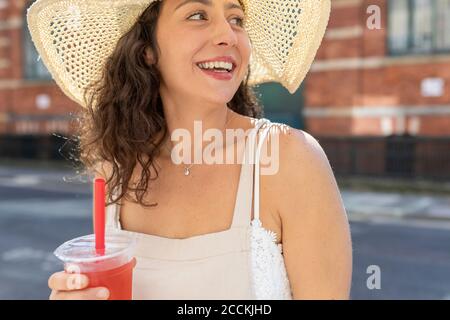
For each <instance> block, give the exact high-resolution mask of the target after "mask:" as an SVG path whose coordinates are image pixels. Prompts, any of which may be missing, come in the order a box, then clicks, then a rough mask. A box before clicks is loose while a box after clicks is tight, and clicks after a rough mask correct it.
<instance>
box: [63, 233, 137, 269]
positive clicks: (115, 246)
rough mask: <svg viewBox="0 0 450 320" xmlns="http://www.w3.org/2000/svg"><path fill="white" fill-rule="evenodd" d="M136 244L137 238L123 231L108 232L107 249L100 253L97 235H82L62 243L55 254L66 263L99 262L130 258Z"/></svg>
mask: <svg viewBox="0 0 450 320" xmlns="http://www.w3.org/2000/svg"><path fill="white" fill-rule="evenodd" d="M135 246H136V238H134V237H131V236H129V235H126V234H123V233H118V232H117V233H116V232H114V233H106V234H105V250H104V253H102V254H100V253H98V252H97V250H96V249H95V235H94V234H90V235H85V236H81V237H78V238H75V239H72V240H69V241H67V242H64V243H63V244H62V245H60V246H59V247H58V248H57V249H56V250H55V251H54V255H55V256H56V257H57V258H58V259H60V260H61V261H63V262H64V263H83V264H86V263H98V262H101V261H104V260H111V259H113V258H118V257H123V258H124V259H123V258H122V259H120V260H130V259H131V257H132V254H133V252H134V248H135Z"/></svg>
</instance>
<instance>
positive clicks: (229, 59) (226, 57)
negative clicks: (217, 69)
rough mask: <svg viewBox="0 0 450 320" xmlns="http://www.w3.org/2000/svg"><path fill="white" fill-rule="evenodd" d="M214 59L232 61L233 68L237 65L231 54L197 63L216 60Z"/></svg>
mask: <svg viewBox="0 0 450 320" xmlns="http://www.w3.org/2000/svg"><path fill="white" fill-rule="evenodd" d="M214 61H224V62H230V63H231V64H232V65H233V69H234V68H235V67H236V61H235V60H234V58H233V57H231V56H220V57H215V58H212V59H208V60H203V61H199V62H197V64H199V63H205V62H214Z"/></svg>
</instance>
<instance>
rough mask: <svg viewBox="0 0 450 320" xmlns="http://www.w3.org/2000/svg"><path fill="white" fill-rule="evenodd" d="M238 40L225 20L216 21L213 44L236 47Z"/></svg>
mask: <svg viewBox="0 0 450 320" xmlns="http://www.w3.org/2000/svg"><path fill="white" fill-rule="evenodd" d="M237 42H238V38H237V35H236V32H235V31H234V30H233V27H232V26H231V25H230V22H229V21H227V19H226V18H221V19H217V22H216V24H215V28H214V44H219V45H228V46H230V47H232V46H236V45H237Z"/></svg>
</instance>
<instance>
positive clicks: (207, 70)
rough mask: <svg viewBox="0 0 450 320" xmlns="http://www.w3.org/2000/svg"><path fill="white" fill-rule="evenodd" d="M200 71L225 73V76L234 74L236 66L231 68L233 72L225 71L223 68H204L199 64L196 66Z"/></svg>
mask: <svg viewBox="0 0 450 320" xmlns="http://www.w3.org/2000/svg"><path fill="white" fill-rule="evenodd" d="M195 65H196V66H197V67H198V68H199V69H200V70H202V71H206V72H215V73H219V74H220V73H223V74H227V73H228V74H230V73H233V72H234V70H236V66H235V65H234V64H233V65H232V67H231V70H228V69H223V68H208V69H207V68H202V67H200V65H199V64H198V63H196V64H195Z"/></svg>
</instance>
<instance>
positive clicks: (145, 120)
mask: <svg viewBox="0 0 450 320" xmlns="http://www.w3.org/2000/svg"><path fill="white" fill-rule="evenodd" d="M162 3H163V2H161V1H155V2H152V3H151V4H150V5H149V6H148V7H147V8H146V9H145V10H144V11H143V13H142V14H141V15H140V17H139V18H138V20H137V21H136V23H135V24H134V25H133V26H132V27H131V28H130V30H129V31H128V32H126V33H125V34H124V35H123V36H122V37H121V38H120V39H119V40H118V43H117V46H116V48H115V49H114V51H113V52H112V54H111V55H110V56H109V57H108V58H107V60H106V63H105V67H104V69H103V72H102V75H101V77H100V79H99V80H98V81H96V82H94V83H92V84H91V85H90V86H89V88H87V90H86V92H85V94H84V101H85V105H86V106H87V107H86V108H82V110H81V111H80V114H79V117H78V125H79V128H78V131H77V132H78V133H79V136H78V148H79V150H78V157H79V159H78V161H79V163H81V167H82V168H83V169H84V170H85V172H87V173H88V174H95V173H101V174H102V175H103V176H105V178H106V184H107V199H108V201H107V205H110V204H112V203H116V202H118V201H119V200H120V199H121V198H123V197H124V196H127V195H128V192H129V191H132V192H134V193H135V196H136V199H137V201H138V203H139V204H141V205H143V206H145V207H148V206H150V207H152V206H155V205H157V203H156V204H155V203H154V204H146V203H144V201H143V197H144V196H145V194H146V192H147V190H148V184H149V182H150V181H151V180H155V179H157V178H158V171H157V168H156V167H155V165H154V163H153V160H154V157H155V156H157V155H158V154H159V151H160V148H161V146H162V143H163V141H164V140H165V138H166V137H167V133H168V130H167V126H166V120H165V116H164V111H163V107H162V101H161V98H160V95H159V85H160V78H161V74H160V72H159V70H158V69H157V68H156V67H155V65H157V63H158V58H159V55H160V49H159V47H158V43H157V41H156V25H157V21H158V17H159V15H160V12H161V8H162V7H161V5H162ZM241 5H243V4H242V3H241ZM146 49H151V50H152V53H153V57H154V61H153V63H154V64H155V65H148V64H147V63H146V61H145V58H144V55H145V50H146ZM249 77H250V68H249V69H248V73H247V76H246V77H245V79H244V81H243V82H242V83H241V85H240V86H239V89H238V90H237V92H236V93H235V95H234V97H233V98H232V100H231V101H230V102H229V103H227V106H228V107H229V108H230V109H232V110H233V111H235V112H237V113H239V114H241V115H245V116H249V117H253V118H261V117H262V116H263V111H262V107H261V106H260V104H259V101H258V98H257V97H256V95H255V92H254V91H253V90H252V88H251V87H249V86H248V85H247V83H248V79H249ZM89 92H90V93H89ZM158 133H159V136H160V137H161V138H160V139H159V140H157V136H158ZM161 133H162V136H161ZM137 163H139V164H140V166H141V167H142V174H141V179H140V181H139V182H138V183H137V184H136V186H135V187H132V186H130V180H131V179H132V175H133V172H134V169H135V167H136V165H137ZM105 165H106V166H107V167H108V168H109V170H108V171H110V172H109V174H108V175H107V176H106V175H105V174H106V172H105V171H103V170H101V169H100V170H99V168H100V167H102V168H104V166H105ZM150 166H151V167H153V168H154V169H155V172H156V176H155V177H151V171H150ZM118 186H121V192H120V195H119V196H118V197H117V198H116V199H112V191H113V190H116V188H117V187H118ZM127 198H128V197H127ZM133 201H134V200H133Z"/></svg>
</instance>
